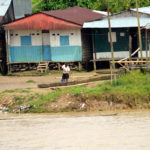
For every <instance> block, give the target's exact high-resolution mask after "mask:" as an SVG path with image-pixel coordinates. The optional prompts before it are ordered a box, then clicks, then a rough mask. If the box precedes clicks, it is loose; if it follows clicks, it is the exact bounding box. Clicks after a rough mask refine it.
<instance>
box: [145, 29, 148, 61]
mask: <svg viewBox="0 0 150 150" xmlns="http://www.w3.org/2000/svg"><path fill="white" fill-rule="evenodd" d="M147 41H148V39H147V29H145V49H146V60H148V46H147Z"/></svg>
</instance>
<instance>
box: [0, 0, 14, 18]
mask: <svg viewBox="0 0 150 150" xmlns="http://www.w3.org/2000/svg"><path fill="white" fill-rule="evenodd" d="M11 1H12V0H0V16H4V15H5V14H6V12H7V10H8V8H9V6H10V4H11Z"/></svg>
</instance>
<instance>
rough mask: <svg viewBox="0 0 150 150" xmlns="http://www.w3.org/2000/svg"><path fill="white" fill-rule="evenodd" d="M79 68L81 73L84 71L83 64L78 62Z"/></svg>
mask: <svg viewBox="0 0 150 150" xmlns="http://www.w3.org/2000/svg"><path fill="white" fill-rule="evenodd" d="M78 67H79V71H81V70H82V64H81V62H78Z"/></svg>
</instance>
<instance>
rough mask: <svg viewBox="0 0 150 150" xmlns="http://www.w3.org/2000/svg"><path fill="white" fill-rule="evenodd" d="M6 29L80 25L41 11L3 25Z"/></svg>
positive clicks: (75, 26) (65, 28) (46, 28)
mask: <svg viewBox="0 0 150 150" xmlns="http://www.w3.org/2000/svg"><path fill="white" fill-rule="evenodd" d="M4 27H5V29H6V30H69V29H80V28H81V26H79V25H76V24H73V23H69V22H66V21H63V20H60V19H57V18H54V17H51V16H48V15H45V14H42V13H38V14H34V15H32V16H29V17H26V18H23V19H20V20H17V21H14V22H12V23H10V24H7V25H4Z"/></svg>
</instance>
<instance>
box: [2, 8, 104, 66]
mask: <svg viewBox="0 0 150 150" xmlns="http://www.w3.org/2000/svg"><path fill="white" fill-rule="evenodd" d="M103 16H105V15H103V14H100V13H97V12H94V11H92V10H90V9H85V8H81V7H78V6H75V7H72V8H67V9H64V10H56V11H44V12H39V13H37V14H33V15H31V16H28V17H25V18H23V19H20V20H17V21H15V22H12V23H10V24H7V25H5V26H4V27H5V30H6V32H7V35H6V39H7V48H8V49H7V52H8V57H7V61H8V64H16V63H39V62H55V63H56V62H57V63H60V62H87V61H89V60H90V59H91V58H92V51H91V49H92V43H91V36H89V35H90V34H89V32H90V30H89V29H82V26H83V23H84V22H85V21H91V20H95V19H101V18H102V17H103Z"/></svg>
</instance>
